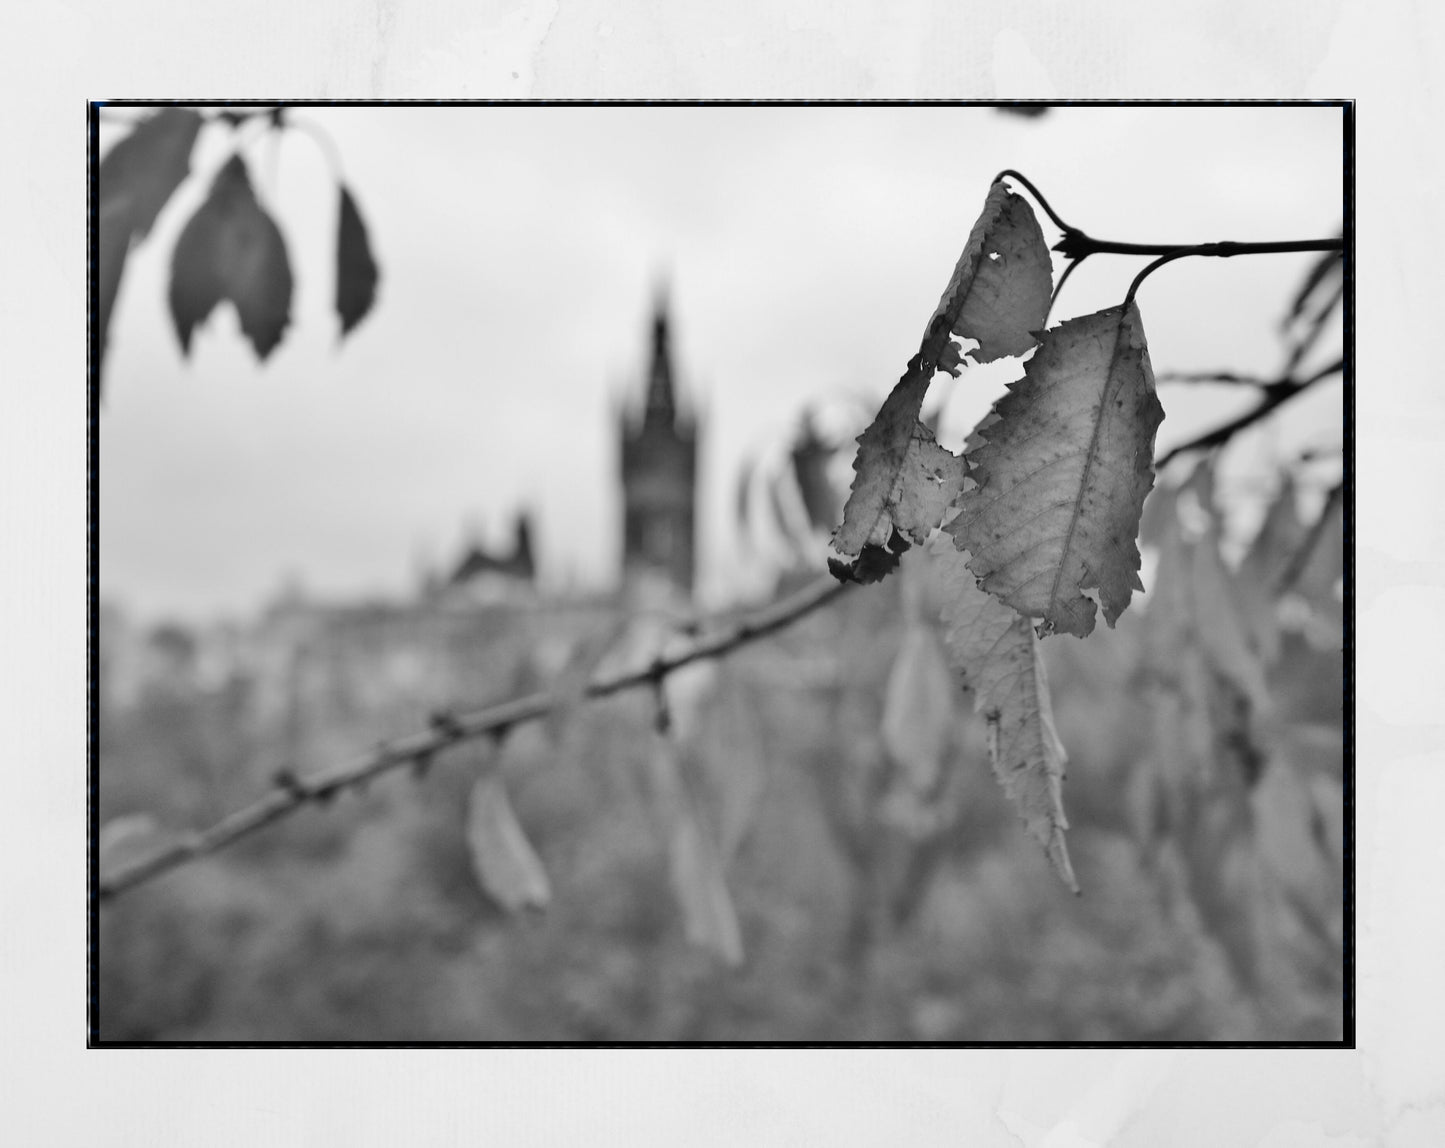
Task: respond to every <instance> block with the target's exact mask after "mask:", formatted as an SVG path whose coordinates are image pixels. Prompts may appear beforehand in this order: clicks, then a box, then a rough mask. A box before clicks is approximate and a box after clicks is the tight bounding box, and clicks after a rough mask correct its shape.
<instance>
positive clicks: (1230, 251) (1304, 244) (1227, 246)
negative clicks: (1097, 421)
mask: <svg viewBox="0 0 1445 1148" xmlns="http://www.w3.org/2000/svg"><path fill="white" fill-rule="evenodd" d="M1118 247H1137V248H1140V250H1137V251H1130V252H1124V254H1133V255H1147V254H1152V253H1153V252H1155V251H1157V250H1160V249H1159V248H1152V247H1145V246H1144V245H1143V244H1117V245H1115V246H1114V247H1111V248H1101V249H1100V250H1109V251H1117V248H1118ZM1343 248H1344V240H1342V239H1288V240H1284V241H1282V242H1279V243H1234V242H1224V243H1199V244H1195V245H1194V246H1193V247H1175V248H1173V249H1169V248H1164V249H1163V251H1164V254H1162V255H1160V256H1159V258H1158V259H1156V260H1154V262H1153V263H1150V264H1149V265H1148V266H1147V267H1145V268H1144V270H1142V271H1141V272H1139V274H1138V275H1136V276H1134V282H1132V283H1130V284H1129V291H1128V293H1127V294H1126V295H1125V296H1124V306H1125V307H1127V306H1129V304H1130V303H1132V302H1133V301H1134V294H1135V292H1137V291H1138V290H1139V285H1140V284H1141V283H1143V282H1144V280H1145V279H1147V278H1149V276H1150V275H1152V274H1154V272H1155V271H1157V270H1159V268H1161V267H1163V266H1164V264H1166V263H1173V262H1174V260H1176V259H1183V258H1185V257H1186V256H1189V255H1203V256H1213V257H1215V258H1218V259H1229V258H1232V257H1233V256H1235V255H1283V254H1288V253H1290V252H1295V251H1340V250H1343ZM1055 250H1057V248H1055ZM1081 258H1082V257H1081Z"/></svg>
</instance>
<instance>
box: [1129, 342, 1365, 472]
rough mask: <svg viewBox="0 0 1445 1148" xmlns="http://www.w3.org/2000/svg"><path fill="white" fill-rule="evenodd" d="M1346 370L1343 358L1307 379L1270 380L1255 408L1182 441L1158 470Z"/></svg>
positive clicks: (1225, 439) (1212, 444)
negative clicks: (1273, 381) (1272, 381)
mask: <svg viewBox="0 0 1445 1148" xmlns="http://www.w3.org/2000/svg"><path fill="white" fill-rule="evenodd" d="M1344 369H1345V361H1344V360H1343V359H1339V360H1337V361H1336V362H1333V363H1331V364H1330V365H1329V366H1327V367H1322V368H1321V369H1320V370H1318V371H1316V372H1315V373H1314V374H1313V375H1311V376H1309V378H1307V379H1303V380H1295V379H1281V380H1279V381H1278V382H1275V383H1270V384H1269V385H1268V386H1267V387H1265V388H1264V394H1263V396H1262V397H1261V398H1260V400H1259V403H1258V404H1257V405H1256V406H1253V407H1251V408H1250V409H1249V410H1247V411H1245V412H1244V414H1242V415H1240V416H1239V417H1238V418H1235V419H1231V420H1230V421H1229V422H1227V423H1225V424H1224V425H1223V426H1219V427H1215V428H1214V429H1213V430H1212V431H1207V432H1205V433H1204V434H1202V435H1200V436H1199V437H1198V438H1193V439H1190V440H1189V441H1188V442H1186V443H1181V444H1180V445H1179V446H1176V447H1174V448H1173V449H1172V450H1168V451H1166V452H1165V453H1164V454H1163V455H1162V456H1160V457H1159V458H1157V459H1155V460H1154V469H1155V470H1161V469H1163V467H1164V466H1165V465H1167V464H1168V463H1169V462H1170V461H1172V460H1173V459H1174V458H1176V457H1178V456H1179V455H1181V454H1184V453H1186V452H1188V451H1192V450H1208V449H1209V448H1210V447H1215V446H1222V445H1223V444H1224V443H1226V442H1228V441H1229V440H1230V439H1231V438H1233V437H1234V436H1235V435H1236V434H1238V433H1239V432H1240V431H1242V430H1244V428H1245V427H1247V426H1250V425H1252V424H1254V423H1256V422H1258V421H1259V420H1260V419H1262V418H1264V417H1265V415H1267V414H1269V413H1270V412H1271V411H1273V410H1274V409H1275V408H1276V407H1278V406H1281V405H1283V404H1284V403H1287V402H1289V400H1290V399H1292V398H1294V397H1295V396H1296V395H1298V394H1299V393H1300V392H1301V391H1304V390H1307V389H1308V388H1310V387H1312V386H1314V385H1315V384H1316V383H1318V382H1319V381H1320V380H1321V379H1327V378H1329V377H1330V376H1331V375H1334V374H1338V373H1339V372H1341V371H1343V370H1344Z"/></svg>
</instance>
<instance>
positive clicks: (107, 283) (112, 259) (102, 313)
mask: <svg viewBox="0 0 1445 1148" xmlns="http://www.w3.org/2000/svg"><path fill="white" fill-rule="evenodd" d="M96 227H97V229H98V234H97V236H96V239H97V247H98V248H99V264H100V265H99V266H98V267H97V268H96V289H95V307H96V323H97V324H98V326H97V330H96V335H97V347H98V352H97V353H98V356H99V357H98V360H97V364H96V375H97V376H98V377H102V378H103V373H102V372H103V370H104V367H105V348H106V343H107V340H108V337H109V332H110V313H111V311H112V309H113V308H114V307H115V299H116V295H117V294H118V293H119V292H120V278H121V275H122V274H123V273H124V271H125V259H126V255H127V254H129V252H130V237H131V224H130V216H129V208H128V205H127V204H125V203H118V204H117V203H106V202H104V201H102V202H101V205H100V212H99V218H98V220H97V222H96Z"/></svg>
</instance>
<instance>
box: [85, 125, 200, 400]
mask: <svg viewBox="0 0 1445 1148" xmlns="http://www.w3.org/2000/svg"><path fill="white" fill-rule="evenodd" d="M201 122H202V121H201V117H200V116H199V115H198V114H197V113H196V112H194V111H191V110H190V109H189V108H165V109H163V110H162V111H160V112H158V113H157V114H156V115H154V116H152V117H150V118H149V119H147V120H144V121H142V122H141V123H139V124H137V125H136V127H135V129H134V130H133V131H132V132H131V133H130V135H128V136H126V137H125V139H123V140H121V141H120V142H119V143H117V144H116V145H115V146H114V147H112V148H111V149H110V150H109V151H108V152H106V153H105V158H104V159H103V160H101V161H100V172H99V178H98V182H99V191H100V195H99V203H98V204H97V212H96V214H97V228H98V232H99V234H98V239H99V243H98V247H99V264H100V265H99V267H97V268H96V279H97V284H96V322H97V324H98V331H97V334H98V348H99V357H98V361H97V364H96V375H97V377H101V376H102V372H103V370H104V367H105V350H106V344H107V342H108V337H109V333H110V316H111V311H112V310H113V309H114V307H115V299H116V295H117V293H118V292H119V291H120V280H121V276H122V274H123V273H124V271H125V261H126V256H127V255H128V254H129V252H130V245H131V242H132V240H139V239H144V238H145V237H146V235H148V234H149V233H150V229H151V227H152V226H153V225H154V223H155V221H156V216H158V215H159V214H160V213H161V209H162V208H163V207H165V205H166V203H167V202H168V201H169V200H170V198H171V195H172V194H173V193H174V192H175V190H176V188H177V187H179V186H180V184H181V182H182V181H183V180H184V179H185V178H186V176H187V175H189V174H190V170H191V150H192V148H193V147H194V146H195V142H196V135H197V134H198V133H199V132H200V130H201Z"/></svg>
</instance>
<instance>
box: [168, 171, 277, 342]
mask: <svg viewBox="0 0 1445 1148" xmlns="http://www.w3.org/2000/svg"><path fill="white" fill-rule="evenodd" d="M227 299H229V300H230V301H231V302H232V303H233V304H235V307H236V313H237V314H238V315H239V316H240V319H241V330H242V332H243V333H244V334H245V335H246V337H247V338H249V339H250V340H251V345H252V346H253V347H255V349H256V354H257V355H258V356H260V357H261V358H262V359H264V358H266V356H267V355H269V354H270V353H271V352H272V351H273V350H275V349H276V345H277V344H278V343H280V341H281V336H282V333H283V332H284V331H285V329H286V325H287V324H288V323H289V322H290V315H291V264H290V262H289V260H288V259H287V257H286V243H285V240H283V239H282V237H281V230H280V228H278V227H277V226H276V223H275V221H274V220H273V219H272V218H271V217H270V216H269V215H267V214H266V212H265V211H264V210H262V208H261V205H260V204H259V203H257V202H256V196H255V193H254V192H253V191H252V190H251V179H250V177H249V176H248V175H247V173H246V165H245V162H244V161H243V160H242V159H241V157H240V156H233V157H232V158H231V160H230V162H228V163H227V164H226V166H225V167H223V168H222V169H221V171H220V174H219V175H217V176H216V179H215V182H214V183H213V184H212V185H211V193H210V195H209V196H208V197H207V199H206V201H205V202H204V203H202V204H201V206H200V207H199V208H197V210H196V213H195V215H193V216H191V219H190V222H189V223H187V224H186V226H185V230H184V231H182V232H181V235H180V238H179V239H177V240H176V249H175V253H174V255H173V256H172V259H171V290H170V303H171V318H172V319H173V320H174V321H175V325H176V334H177V336H178V337H179V338H180V341H181V349H182V350H183V351H185V352H187V353H189V352H190V349H191V333H192V332H193V331H194V330H195V328H196V326H197V325H198V324H200V323H203V322H205V320H206V318H207V317H208V316H209V315H210V313H211V312H212V311H213V310H214V309H215V308H216V306H217V304H219V303H221V302H222V301H224V300H227Z"/></svg>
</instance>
